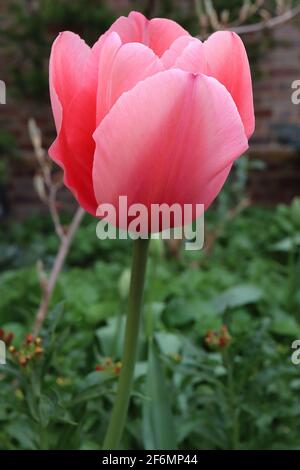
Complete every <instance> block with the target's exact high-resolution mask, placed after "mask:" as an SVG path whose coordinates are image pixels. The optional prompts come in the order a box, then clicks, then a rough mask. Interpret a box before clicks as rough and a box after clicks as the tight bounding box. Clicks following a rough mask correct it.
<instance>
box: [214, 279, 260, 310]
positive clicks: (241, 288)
mask: <svg viewBox="0 0 300 470" xmlns="http://www.w3.org/2000/svg"><path fill="white" fill-rule="evenodd" d="M262 295H263V293H262V290H261V289H260V288H259V287H257V286H255V285H253V284H239V285H237V286H235V287H231V288H230V289H227V290H225V291H224V292H223V293H222V294H221V295H219V296H218V297H216V298H215V299H214V305H215V308H216V310H217V312H218V313H224V312H225V311H226V310H227V309H228V308H236V307H241V306H243V305H247V304H252V303H256V302H257V301H258V300H260V299H261V298H262Z"/></svg>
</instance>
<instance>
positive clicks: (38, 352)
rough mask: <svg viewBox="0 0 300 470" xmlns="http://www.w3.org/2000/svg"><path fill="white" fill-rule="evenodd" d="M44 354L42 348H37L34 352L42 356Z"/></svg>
mask: <svg viewBox="0 0 300 470" xmlns="http://www.w3.org/2000/svg"><path fill="white" fill-rule="evenodd" d="M42 352H43V348H41V347H40V346H37V347H36V348H35V350H34V354H36V355H39V354H42Z"/></svg>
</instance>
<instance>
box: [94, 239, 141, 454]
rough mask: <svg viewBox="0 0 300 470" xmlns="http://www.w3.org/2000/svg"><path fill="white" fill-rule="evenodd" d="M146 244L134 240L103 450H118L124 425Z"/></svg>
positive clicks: (132, 369) (131, 377)
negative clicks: (116, 375)
mask: <svg viewBox="0 0 300 470" xmlns="http://www.w3.org/2000/svg"><path fill="white" fill-rule="evenodd" d="M149 241H150V239H147V240H143V239H138V240H135V241H134V246H133V260H132V270H131V281H130V290H129V302H128V315H127V321H126V329H125V340H124V351H123V362H122V369H121V373H120V378H119V383H118V389H117V395H116V398H115V403H114V407H113V410H112V414H111V417H110V422H109V425H108V429H107V433H106V436H105V440H104V445H103V449H104V450H115V449H117V448H118V446H119V444H120V440H121V437H122V433H123V429H124V426H125V421H126V416H127V411H128V405H129V399H130V391H131V385H132V380H133V373H134V366H135V359H136V350H137V341H138V333H139V325H140V319H141V309H142V301H143V291H144V281H145V272H146V265H147V254H148V247H149Z"/></svg>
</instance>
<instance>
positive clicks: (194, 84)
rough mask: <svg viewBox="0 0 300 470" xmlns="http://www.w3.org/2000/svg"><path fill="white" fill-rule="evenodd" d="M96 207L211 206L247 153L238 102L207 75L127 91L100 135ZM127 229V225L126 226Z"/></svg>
mask: <svg viewBox="0 0 300 470" xmlns="http://www.w3.org/2000/svg"><path fill="white" fill-rule="evenodd" d="M94 139H95V142H96V151H95V158H94V167H93V184H94V191H95V195H96V199H97V202H98V203H99V204H100V203H111V204H113V205H114V206H115V207H116V208H118V197H119V196H121V195H127V196H128V204H133V203H137V202H138V203H143V204H145V205H146V206H147V207H149V206H150V204H151V203H159V204H160V203H167V204H169V205H171V204H173V203H179V204H181V205H182V204H185V203H186V204H188V203H190V204H195V203H198V204H200V203H203V204H205V207H206V208H207V207H208V206H209V204H210V203H211V202H212V200H213V199H214V198H215V197H216V195H217V194H218V192H219V191H220V189H221V187H222V184H223V182H224V179H225V178H226V176H227V175H226V172H227V173H228V171H229V169H230V167H231V165H232V162H233V161H234V159H236V158H237V157H238V156H240V155H241V154H242V153H243V152H244V151H245V150H246V149H247V147H248V142H247V139H246V136H245V132H244V128H243V125H242V122H241V119H240V116H239V113H238V112H237V109H236V106H235V104H234V102H233V100H232V97H231V96H230V94H229V93H228V91H227V90H226V89H225V87H224V86H223V85H221V84H220V83H219V82H218V81H216V80H215V79H213V78H211V77H207V76H205V75H198V76H197V75H193V74H189V73H186V72H183V71H181V70H176V69H172V70H168V71H166V72H162V73H158V74H156V75H154V76H153V77H150V78H147V79H146V80H144V81H142V82H140V83H139V84H138V85H136V86H135V87H134V88H133V89H132V90H130V91H129V92H127V93H124V94H123V95H122V96H121V97H120V98H119V100H118V101H117V102H116V104H115V105H114V106H113V107H112V109H111V110H110V112H109V113H108V114H107V115H106V117H105V118H104V119H103V121H102V122H101V124H100V125H99V127H98V128H97V130H96V131H95V133H94ZM122 228H125V227H122Z"/></svg>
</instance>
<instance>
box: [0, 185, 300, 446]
mask: <svg viewBox="0 0 300 470" xmlns="http://www.w3.org/2000/svg"><path fill="white" fill-rule="evenodd" d="M229 200H230V201H231V203H232V202H233V200H234V197H233V195H232V197H231V196H230V197H229V199H228V194H226V195H225V194H224V197H222V199H221V200H220V201H219V204H218V206H216V207H215V210H213V209H212V210H211V211H210V212H209V213H208V214H207V217H206V219H207V220H206V225H207V227H208V229H210V230H213V229H214V228H215V227H216V224H217V223H220V219H222V220H223V222H224V223H223V228H222V231H221V232H220V233H219V237H218V238H217V240H216V242H215V245H214V247H213V250H212V252H211V253H210V254H209V255H207V254H206V253H205V252H203V251H201V252H197V251H196V252H186V251H184V250H183V251H182V252H181V254H180V256H179V258H178V259H175V258H170V257H168V256H167V251H166V250H163V251H162V249H161V246H159V247H156V245H155V244H154V245H153V248H152V249H151V250H150V256H151V257H150V263H149V273H148V274H149V275H148V281H147V286H146V294H145V309H144V320H145V321H144V327H143V329H142V332H141V338H140V345H139V353H138V363H137V367H136V371H135V382H134V391H133V399H132V402H131V406H130V417H129V420H128V423H127V428H126V433H125V436H124V440H123V445H124V447H125V448H147V449H151V448H155V449H159V448H170V447H172V448H175V447H177V448H179V449H191V448H197V449H199V448H203V449H231V448H237V449H276V448H284V449H290V448H293V449H297V448H299V438H298V435H299V432H300V429H299V414H300V407H299V400H298V390H299V388H300V381H299V370H298V367H297V366H295V365H293V364H292V363H291V359H290V356H291V352H292V350H291V343H292V341H293V340H294V339H297V338H299V337H300V288H299V283H298V279H299V272H300V260H299V243H298V239H299V223H298V222H299V221H298V216H297V213H298V212H297V207H298V205H297V204H298V203H297V201H296V202H294V203H293V204H292V205H291V206H290V207H289V206H283V205H280V206H278V207H277V208H274V209H272V210H267V209H263V208H258V207H250V208H248V209H245V210H244V211H243V212H242V213H241V214H240V215H239V216H238V217H236V218H234V219H232V220H231V219H229V220H228V219H226V216H225V213H224V211H225V212H227V210H228V207H229V202H228V201H229ZM52 230H53V229H52V227H51V224H50V222H49V221H48V220H43V219H41V218H38V219H31V220H28V221H27V222H25V223H24V224H22V226H21V225H12V226H7V227H6V230H5V233H3V234H2V235H1V236H0V246H1V250H0V254H1V256H0V266H1V272H0V289H1V296H0V326H1V328H3V329H4V330H5V331H6V332H9V331H12V332H13V333H14V334H15V339H14V342H13V344H14V345H15V346H16V347H17V348H19V349H20V348H21V349H22V348H23V347H24V346H23V341H24V337H25V335H26V333H27V332H29V331H30V330H31V328H32V322H33V319H34V315H35V313H36V311H37V308H38V304H39V299H40V286H39V282H38V279H37V274H36V270H35V266H34V264H35V262H36V260H37V259H38V258H41V259H43V261H44V264H45V266H46V267H48V268H49V267H50V266H51V264H52V263H53V257H54V255H55V252H56V249H57V240H56V237H55V236H54V235H53V234H52ZM95 230H96V222H95V221H94V220H92V219H90V218H89V217H86V219H85V221H84V224H83V225H82V227H81V228H80V230H79V231H78V233H77V236H76V239H75V241H74V246H73V248H72V250H71V253H70V256H69V258H68V261H67V265H66V267H65V269H64V271H63V272H62V273H61V276H60V278H59V281H58V285H57V288H56V291H55V295H54V298H53V300H52V304H51V312H50V314H49V316H48V319H47V322H46V325H45V327H44V328H43V331H42V333H41V335H42V338H43V343H42V347H43V353H42V354H40V356H39V357H36V358H34V359H33V360H32V361H29V362H28V364H27V365H26V366H25V367H22V366H20V365H19V364H18V362H17V361H16V359H15V356H14V355H13V354H10V353H8V364H7V365H5V366H0V368H1V369H0V403H1V405H0V423H1V426H0V448H2V449H20V448H22V449H39V448H44V449H45V448H49V449H76V448H80V449H100V448H101V442H102V439H103V436H104V432H105V428H106V424H107V422H108V417H109V412H110V410H111V406H112V402H113V398H114V394H115V390H116V382H117V375H118V372H117V368H118V361H120V360H121V356H122V338H123V332H124V322H125V316H124V313H125V311H126V297H127V290H128V286H127V287H126V286H125V287H124V283H125V284H126V285H127V284H128V279H127V278H128V266H129V262H130V253H131V244H130V242H127V241H107V242H100V241H99V240H97V238H96V236H95ZM158 248H159V249H158ZM124 273H125V274H124ZM125 277H126V279H125ZM223 324H226V325H227V327H228V330H229V332H230V335H231V337H232V340H231V343H230V344H229V346H227V347H225V348H219V349H213V350H212V349H210V348H209V347H208V346H207V344H206V343H205V341H204V338H205V335H206V333H207V332H208V330H218V329H219V328H220V327H221V325H223ZM151 337H152V340H151V339H150V338H151ZM107 357H109V358H111V359H110V360H109V361H108V364H109V365H108V366H106V365H105V364H106V363H107V359H106V358H107ZM96 364H100V365H103V364H104V366H101V367H100V370H98V371H95V367H96ZM170 391H172V393H170ZM172 421H173V425H170V422H172ZM166 423H168V424H167V425H166ZM174 434H175V435H174Z"/></svg>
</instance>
